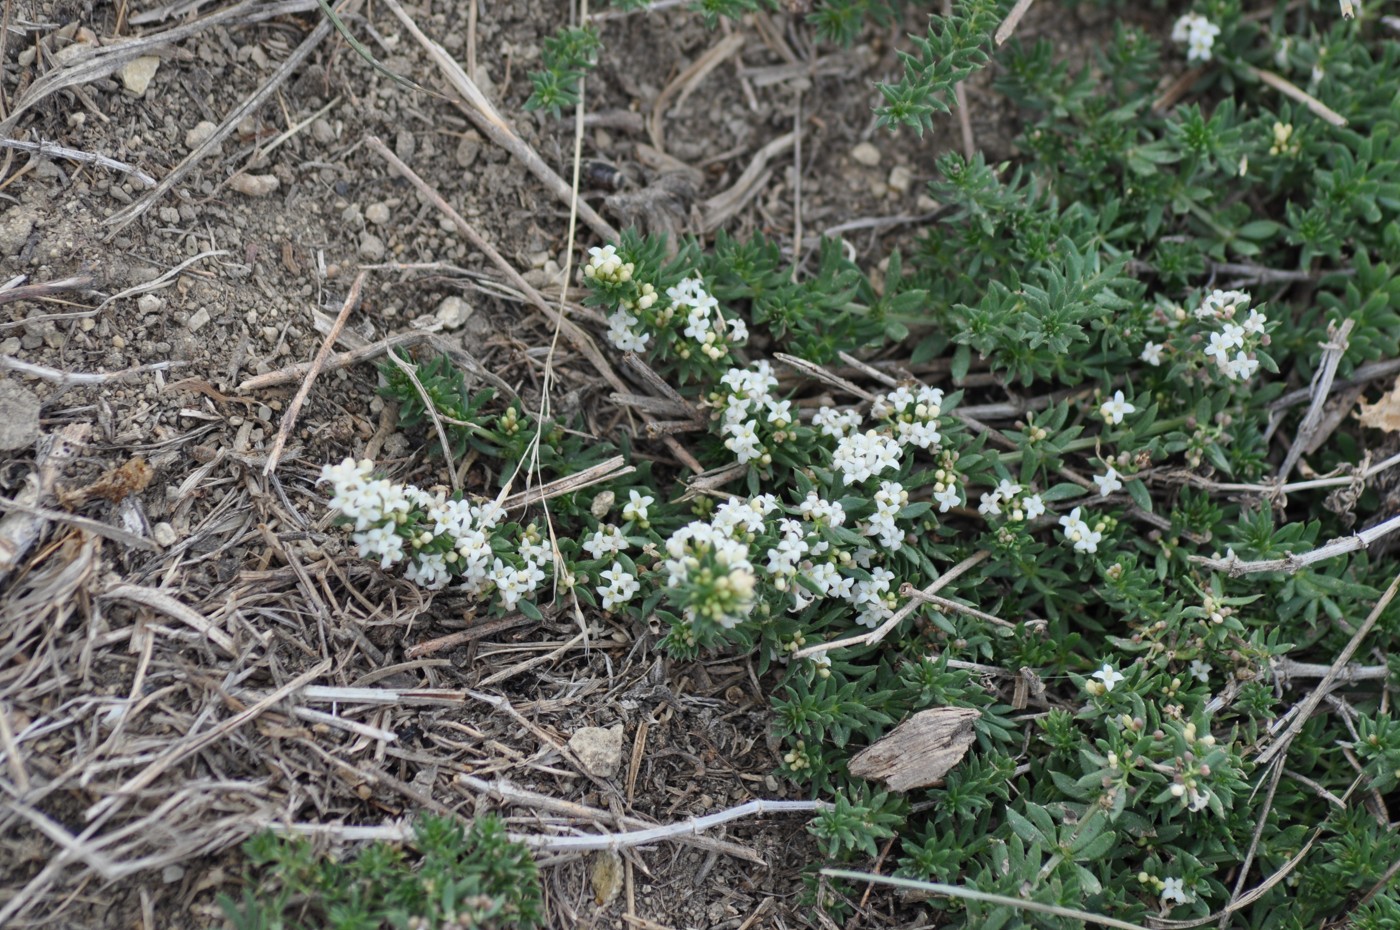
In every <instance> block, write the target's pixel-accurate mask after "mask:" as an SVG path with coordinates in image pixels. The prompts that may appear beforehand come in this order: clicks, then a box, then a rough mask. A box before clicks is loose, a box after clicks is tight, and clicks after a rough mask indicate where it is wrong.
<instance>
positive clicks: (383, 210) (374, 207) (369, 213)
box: [365, 203, 389, 226]
mask: <svg viewBox="0 0 1400 930" xmlns="http://www.w3.org/2000/svg"><path fill="white" fill-rule="evenodd" d="M365 219H366V220H368V221H369V222H371V223H373V224H374V225H376V226H383V225H384V224H385V223H387V222H389V205H388V204H384V203H372V204H370V205H369V206H368V207H366V208H365Z"/></svg>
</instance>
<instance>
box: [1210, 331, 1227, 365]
mask: <svg viewBox="0 0 1400 930" xmlns="http://www.w3.org/2000/svg"><path fill="white" fill-rule="evenodd" d="M1205 353H1206V357H1207V358H1213V359H1215V363H1216V364H1217V365H1219V366H1220V367H1221V368H1224V367H1225V366H1226V364H1227V360H1228V359H1229V356H1230V340H1229V338H1228V337H1227V336H1226V335H1225V334H1224V333H1211V334H1210V345H1208V346H1206V347H1205Z"/></svg>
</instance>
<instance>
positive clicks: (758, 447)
mask: <svg viewBox="0 0 1400 930" xmlns="http://www.w3.org/2000/svg"><path fill="white" fill-rule="evenodd" d="M757 430H758V423H757V422H756V421H754V420H746V421H744V422H743V423H740V424H738V425H737V426H734V427H733V428H732V429H731V428H729V427H726V431H727V432H729V438H728V439H726V440H725V441H724V447H725V448H726V449H728V450H729V451H730V452H733V453H734V457H735V458H736V459H738V460H739V464H740V465H747V464H748V463H749V462H752V461H754V460H755V459H757V458H759V457H761V456H762V455H763V443H762V442H760V441H759V438H758V432H757Z"/></svg>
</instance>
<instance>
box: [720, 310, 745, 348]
mask: <svg viewBox="0 0 1400 930" xmlns="http://www.w3.org/2000/svg"><path fill="white" fill-rule="evenodd" d="M724 325H725V326H726V327H728V329H729V341H730V342H746V341H747V340H748V338H749V324H747V323H745V322H744V321H743V319H742V318H741V317H737V316H736V317H731V318H730V319H727V320H725V321H724Z"/></svg>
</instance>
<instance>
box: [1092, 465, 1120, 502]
mask: <svg viewBox="0 0 1400 930" xmlns="http://www.w3.org/2000/svg"><path fill="white" fill-rule="evenodd" d="M1120 477H1122V476H1120V475H1119V474H1118V472H1117V470H1116V469H1115V468H1114V467H1113V466H1112V465H1110V466H1108V471H1107V472H1105V473H1104V474H1102V475H1095V476H1094V484H1097V485H1098V486H1099V497H1108V495H1110V494H1112V493H1113V492H1114V491H1121V490H1122V489H1123V482H1122V481H1120V480H1119V478H1120Z"/></svg>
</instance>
